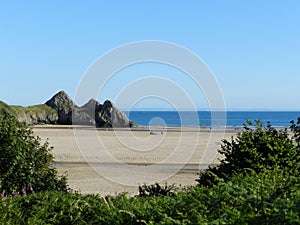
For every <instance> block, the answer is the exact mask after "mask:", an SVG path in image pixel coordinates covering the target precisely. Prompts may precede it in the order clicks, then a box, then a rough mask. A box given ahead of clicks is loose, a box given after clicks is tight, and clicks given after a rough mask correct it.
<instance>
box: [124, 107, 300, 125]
mask: <svg viewBox="0 0 300 225" xmlns="http://www.w3.org/2000/svg"><path fill="white" fill-rule="evenodd" d="M125 113H126V114H127V116H128V117H129V118H130V120H132V121H134V122H136V123H137V124H139V125H142V126H149V125H150V126H151V125H152V126H157V125H158V126H201V127H210V126H211V125H212V120H211V112H210V111H198V112H192V111H130V112H128V111H127V112H125ZM226 117H227V118H226V121H225V122H226V126H227V127H228V128H232V127H242V126H243V123H245V120H246V119H249V120H252V121H253V122H254V120H257V119H261V120H262V121H263V122H264V124H267V122H268V121H270V122H271V124H272V126H274V127H289V125H290V121H291V120H295V121H296V120H297V118H298V117H300V112H297V111H228V112H226ZM215 118H216V119H217V120H216V121H217V122H216V123H214V124H215V125H218V124H225V122H224V120H223V119H222V118H223V117H220V116H219V115H218V114H216V117H215Z"/></svg>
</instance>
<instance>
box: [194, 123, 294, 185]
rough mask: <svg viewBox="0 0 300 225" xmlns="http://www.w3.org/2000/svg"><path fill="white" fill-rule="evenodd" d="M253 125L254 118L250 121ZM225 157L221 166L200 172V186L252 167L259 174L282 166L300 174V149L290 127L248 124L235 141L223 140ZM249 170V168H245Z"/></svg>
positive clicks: (220, 151)
mask: <svg viewBox="0 0 300 225" xmlns="http://www.w3.org/2000/svg"><path fill="white" fill-rule="evenodd" d="M247 122H248V125H250V126H251V125H252V123H251V121H247ZM219 153H221V154H222V155H223V156H224V159H222V160H221V163H220V165H218V166H216V167H210V168H209V169H208V170H207V171H205V172H203V173H201V174H200V178H199V179H198V180H197V181H198V182H199V184H200V185H211V184H213V183H215V182H218V179H219V178H223V179H227V178H229V177H230V176H232V175H233V174H236V173H245V172H247V169H251V170H253V171H255V172H257V173H259V172H261V171H263V170H266V169H270V170H273V169H276V168H277V169H282V170H287V171H289V172H290V173H299V172H298V171H299V169H300V163H299V162H300V152H299V150H298V147H297V145H296V143H295V141H294V140H293V139H292V138H290V137H289V134H288V132H287V130H286V129H285V130H276V129H275V128H273V127H272V126H270V125H268V126H263V124H262V122H261V121H259V120H258V121H256V124H255V128H254V129H253V128H250V127H249V126H247V125H244V131H243V132H241V133H239V134H238V135H237V137H236V138H235V139H234V138H232V140H231V141H228V140H223V141H222V145H221V149H220V150H219ZM245 169H246V170H245Z"/></svg>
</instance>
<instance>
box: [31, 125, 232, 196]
mask: <svg viewBox="0 0 300 225" xmlns="http://www.w3.org/2000/svg"><path fill="white" fill-rule="evenodd" d="M32 128H33V131H34V132H35V134H36V135H38V136H39V137H40V138H41V141H42V143H43V142H45V141H48V142H49V144H50V146H53V147H54V148H53V154H54V164H53V166H54V167H55V168H56V169H57V170H58V172H59V174H64V173H65V172H67V174H68V183H69V186H70V188H72V189H74V190H77V191H79V192H80V193H84V194H89V193H93V194H96V193H98V194H102V195H106V194H112V195H115V194H118V193H121V192H128V193H129V194H130V195H135V194H137V193H138V188H137V187H138V185H141V184H144V183H146V184H150V183H153V182H158V183H161V184H164V183H166V182H167V183H168V184H173V183H175V184H176V185H177V186H179V185H181V186H191V185H195V184H196V183H197V182H196V181H195V180H196V179H197V178H198V176H199V175H198V174H199V172H200V170H201V169H204V168H207V167H208V165H212V164H217V163H218V157H220V155H218V154H217V149H219V148H220V143H221V140H222V139H223V138H226V139H228V138H231V136H235V135H236V133H237V131H235V130H225V131H221V130H210V129H203V128H202V129H201V128H200V129H199V128H191V127H189V128H186V127H185V128H181V127H179V128H178V127H168V128H163V129H162V128H159V127H155V128H153V127H151V129H149V127H148V129H147V127H143V128H141V127H139V128H133V129H105V128H100V129H98V128H97V129H95V128H92V127H86V126H63V125H36V126H33V127H32ZM151 130H155V131H162V132H157V133H155V135H151V133H150V131H151Z"/></svg>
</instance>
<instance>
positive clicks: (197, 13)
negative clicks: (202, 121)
mask: <svg viewBox="0 0 300 225" xmlns="http://www.w3.org/2000/svg"><path fill="white" fill-rule="evenodd" d="M0 21H1V22H0V30H1V35H0V74H1V83H0V99H1V100H3V101H5V102H7V103H9V104H14V105H32V104H39V103H43V102H45V101H46V100H48V99H49V98H50V97H51V96H52V95H53V94H54V93H56V92H57V91H59V90H65V91H66V92H67V93H68V94H69V95H70V96H71V97H74V96H75V93H76V89H77V87H78V85H79V82H80V80H81V78H82V76H83V75H84V73H85V71H86V70H87V68H88V67H89V66H90V65H91V63H93V62H94V61H95V60H96V59H97V58H98V57H100V56H101V55H103V54H104V53H106V52H107V51H109V50H110V49H112V48H115V47H117V46H119V45H123V44H126V43H129V42H135V41H142V40H162V41H167V42H172V43H176V44H178V45H181V46H184V47H186V48H188V49H189V50H191V51H193V52H194V53H196V54H197V55H198V56H199V57H200V58H201V59H202V60H203V61H204V62H205V63H206V64H207V65H208V66H209V67H210V69H211V70H212V71H213V73H214V74H215V77H216V79H217V81H218V83H219V85H220V87H221V89H222V92H223V95H224V99H225V103H226V106H227V108H228V109H246V110H248V109H251V110H255V109H257V110H259V109H265V110H266V109H267V110H300V103H299V99H300V91H299V83H300V1H296V0H295V1H289V0H287V1H148V2H146V1H1V3H0ZM157 68H159V67H155V68H154V69H153V71H151V72H152V73H154V72H157ZM138 69H140V68H138ZM147 73H149V71H145V72H144V73H143V71H141V76H144V75H147ZM148 75H149V74H148ZM152 75H157V74H152ZM124 77H125V76H119V80H118V79H117V78H118V76H116V77H115V78H116V79H115V85H114V83H110V84H108V86H109V85H110V86H111V88H107V90H106V91H103V93H102V94H101V96H98V99H99V100H100V101H103V100H104V99H106V98H109V99H112V100H115V98H116V92H115V90H116V89H119V88H122V86H120V84H123V85H126V82H130V81H129V80H127V79H128V78H126V79H125V78H124ZM165 77H166V78H167V79H169V80H171V81H174V82H181V83H180V84H181V85H182V88H184V89H187V91H188V92H190V93H189V94H190V96H191V98H192V99H193V100H194V101H195V104H196V105H197V107H199V108H206V107H207V103H206V102H205V98H203V93H202V94H201V93H198V92H199V90H196V89H193V88H189V87H191V86H192V84H190V83H189V82H190V81H189V79H181V78H179V77H180V75H176V71H175V72H174V71H173V72H172V70H169V72H165ZM133 79H137V76H133ZM112 81H113V79H112ZM200 92H201V91H200ZM91 97H95V96H91ZM147 105H148V106H149V105H151V107H153V108H160V107H161V108H163V107H165V105H164V101H161V100H157V101H156V100H155V99H154V100H153V101H152V102H151V103H150V102H149V101H144V102H140V103H139V104H138V105H137V106H138V107H141V108H143V107H147ZM122 107H124V106H122Z"/></svg>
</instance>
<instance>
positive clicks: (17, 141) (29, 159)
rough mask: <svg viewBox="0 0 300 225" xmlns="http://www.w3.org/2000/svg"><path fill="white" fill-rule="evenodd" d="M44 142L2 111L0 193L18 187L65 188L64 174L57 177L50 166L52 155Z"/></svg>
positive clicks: (5, 192)
mask: <svg viewBox="0 0 300 225" xmlns="http://www.w3.org/2000/svg"><path fill="white" fill-rule="evenodd" d="M51 149H52V148H51V147H49V144H48V143H47V142H46V143H44V144H40V138H39V137H36V136H34V134H33V131H32V130H31V129H29V128H28V127H27V126H26V125H25V123H21V122H18V121H17V120H16V119H15V118H14V117H12V116H9V115H6V116H5V117H3V118H1V119H0V191H1V192H2V193H4V194H7V193H9V194H10V193H12V192H17V191H20V190H21V189H23V188H25V189H27V191H29V189H30V187H34V189H35V191H45V190H57V191H65V192H66V191H67V183H66V177H65V176H62V177H58V176H57V171H56V170H55V169H54V168H52V167H51V165H50V164H51V162H52V159H53V155H52V154H51V152H50V151H51Z"/></svg>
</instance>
